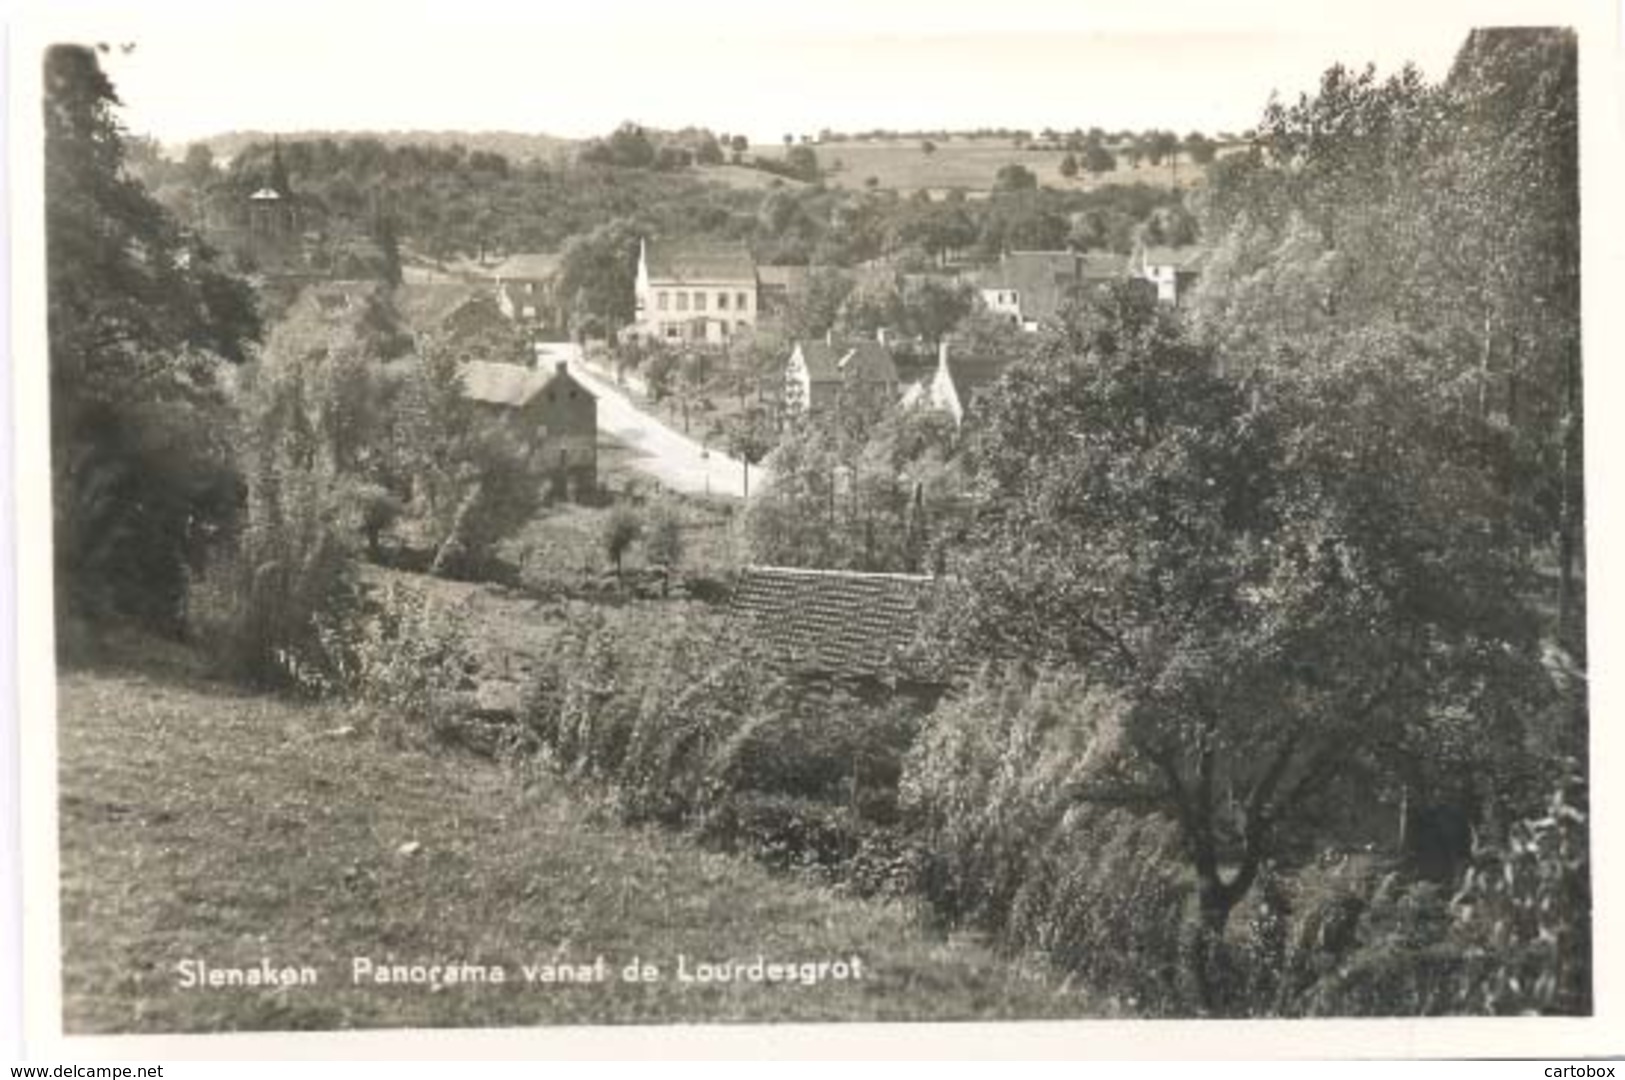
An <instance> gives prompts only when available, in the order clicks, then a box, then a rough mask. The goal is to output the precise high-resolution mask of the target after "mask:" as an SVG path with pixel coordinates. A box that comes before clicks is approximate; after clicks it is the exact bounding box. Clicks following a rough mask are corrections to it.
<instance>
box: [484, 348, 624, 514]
mask: <svg viewBox="0 0 1625 1080" xmlns="http://www.w3.org/2000/svg"><path fill="white" fill-rule="evenodd" d="M462 375H463V393H464V396H466V397H467V398H468V400H470V401H472V402H474V403H475V404H476V405H478V406H479V407H480V408H481V409H483V410H484V411H485V412H486V413H487V414H489V415H491V416H493V417H496V418H500V419H501V420H502V421H503V422H506V423H509V424H512V425H514V428H515V430H516V431H517V432H518V434H519V435H520V437H521V438H522V439H524V440H525V442H526V443H527V444H528V445H529V447H530V453H531V460H532V461H533V462H534V463H536V464H537V465H539V466H540V467H541V470H542V472H543V473H544V475H546V476H547V478H548V483H549V486H550V488H551V491H552V494H553V496H554V497H555V498H561V499H562V498H567V497H574V498H577V499H580V498H584V497H586V496H588V495H590V494H591V493H592V492H593V491H595V490H596V489H597V486H598V401H597V399H596V398H594V397H593V395H592V393H591V392H590V391H589V390H588V389H587V388H586V387H585V386H583V385H582V384H581V383H579V382H577V381H576V379H575V378H574V377H573V376H572V375H571V374H570V372H569V365H568V364H566V363H563V362H561V363H559V364H558V365H557V366H556V367H555V368H554V369H553V370H552V371H550V372H544V371H533V370H531V369H530V368H526V367H521V366H520V365H518V364H499V363H491V362H488V361H471V362H469V363H467V364H464V365H463V367H462Z"/></svg>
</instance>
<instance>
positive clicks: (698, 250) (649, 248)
mask: <svg viewBox="0 0 1625 1080" xmlns="http://www.w3.org/2000/svg"><path fill="white" fill-rule="evenodd" d="M633 291H634V298H633V299H634V306H635V316H634V333H636V334H637V335H638V336H640V337H643V338H647V339H653V340H656V341H665V342H670V343H673V344H675V343H678V342H685V341H687V342H705V343H709V344H713V345H720V344H722V343H723V342H725V341H727V340H728V339H729V338H730V337H732V336H733V335H734V334H736V333H738V332H739V331H741V330H747V329H749V328H751V327H753V326H755V325H756V318H757V314H758V311H759V310H760V299H759V295H758V287H757V277H756V261H755V260H754V259H753V258H751V254H750V251H749V250H748V249H747V248H746V247H745V246H744V245H743V244H678V243H667V242H651V241H649V240H647V239H644V240H642V241H640V242H639V244H638V269H637V279H636V282H635V283H634V286H633Z"/></svg>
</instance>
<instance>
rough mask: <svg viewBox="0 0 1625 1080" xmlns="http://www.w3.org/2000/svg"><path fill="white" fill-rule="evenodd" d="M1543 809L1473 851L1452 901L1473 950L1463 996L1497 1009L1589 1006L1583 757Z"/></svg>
mask: <svg viewBox="0 0 1625 1080" xmlns="http://www.w3.org/2000/svg"><path fill="white" fill-rule="evenodd" d="M1569 769H1570V771H1569V773H1568V775H1566V776H1564V777H1563V778H1562V779H1561V780H1560V781H1559V782H1558V783H1557V784H1556V786H1555V789H1554V790H1553V792H1552V794H1551V796H1550V798H1549V799H1548V801H1547V804H1546V812H1545V813H1544V814H1542V815H1541V816H1539V817H1536V818H1530V819H1526V820H1524V821H1521V822H1518V823H1517V824H1515V825H1514V826H1513V827H1512V828H1511V829H1510V830H1509V831H1508V834H1507V836H1506V838H1505V840H1503V841H1502V842H1500V843H1496V844H1486V845H1480V846H1479V847H1478V848H1477V850H1476V851H1475V852H1474V858H1473V865H1472V867H1471V868H1470V869H1469V870H1468V872H1467V875H1466V880H1465V881H1464V882H1463V885H1462V888H1461V891H1460V893H1459V894H1458V895H1457V897H1456V899H1455V901H1454V905H1453V906H1454V911H1455V915H1456V918H1457V922H1456V924H1455V926H1454V927H1453V930H1454V935H1453V936H1454V938H1455V939H1456V940H1457V941H1459V942H1460V943H1461V946H1462V948H1463V950H1464V952H1465V954H1466V957H1467V970H1466V974H1465V978H1464V985H1463V988H1462V995H1461V1001H1460V1005H1461V1007H1462V1008H1463V1009H1464V1010H1466V1009H1470V1010H1472V1011H1482V1012H1488V1013H1494V1014H1510V1013H1559V1014H1564V1015H1585V1014H1588V1013H1590V1011H1591V919H1592V908H1591V859H1590V839H1589V837H1590V834H1589V830H1588V821H1587V818H1588V814H1587V810H1586V799H1585V794H1586V785H1585V780H1584V777H1583V775H1582V774H1581V773H1580V771H1579V766H1578V765H1577V764H1576V763H1573V762H1570V763H1569Z"/></svg>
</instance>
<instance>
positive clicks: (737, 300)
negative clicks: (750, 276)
mask: <svg viewBox="0 0 1625 1080" xmlns="http://www.w3.org/2000/svg"><path fill="white" fill-rule="evenodd" d="M734 307H736V308H738V309H739V310H740V311H749V310H750V293H740V294H739V295H738V296H735V297H734Z"/></svg>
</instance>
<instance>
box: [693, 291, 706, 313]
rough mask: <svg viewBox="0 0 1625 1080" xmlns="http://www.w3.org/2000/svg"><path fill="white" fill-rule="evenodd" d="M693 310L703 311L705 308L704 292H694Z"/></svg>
mask: <svg viewBox="0 0 1625 1080" xmlns="http://www.w3.org/2000/svg"><path fill="white" fill-rule="evenodd" d="M694 310H695V311H704V310H705V294H704V293H702V292H697V293H695V294H694Z"/></svg>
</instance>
